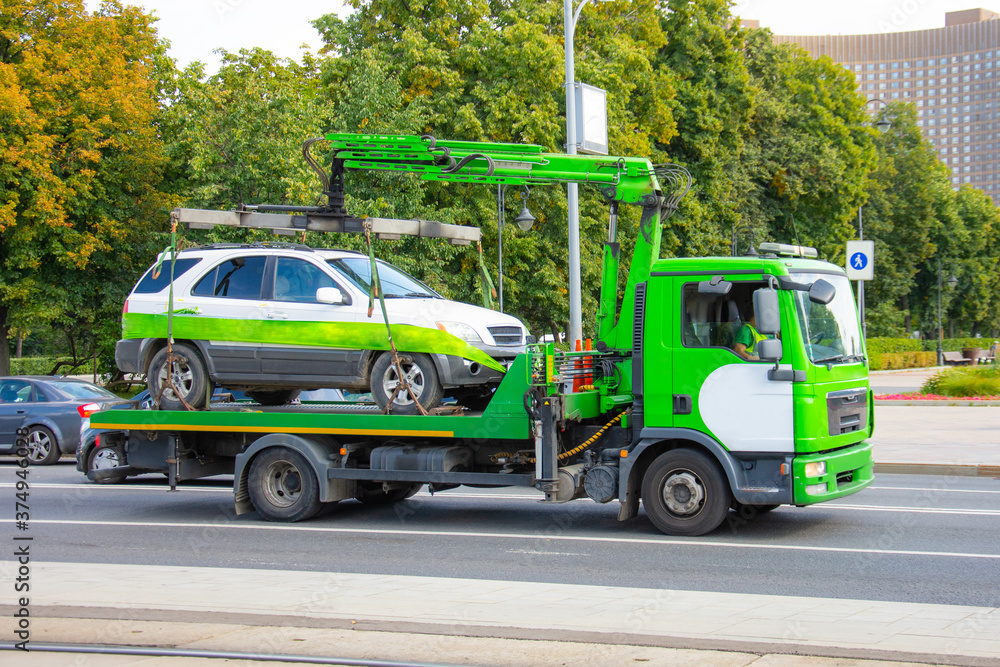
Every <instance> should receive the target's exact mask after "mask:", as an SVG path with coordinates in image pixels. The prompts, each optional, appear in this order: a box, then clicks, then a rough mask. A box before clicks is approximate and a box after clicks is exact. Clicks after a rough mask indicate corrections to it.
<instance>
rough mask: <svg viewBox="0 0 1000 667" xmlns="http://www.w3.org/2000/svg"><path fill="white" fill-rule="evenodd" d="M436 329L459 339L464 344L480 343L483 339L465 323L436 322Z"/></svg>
mask: <svg viewBox="0 0 1000 667" xmlns="http://www.w3.org/2000/svg"><path fill="white" fill-rule="evenodd" d="M437 327H438V329H440V330H441V331H446V332H448V333H450V334H451V335H452V336H456V337H458V338H461V339H462V340H464V341H465V342H466V343H482V342H483V339H482V338H481V337H480V336H479V334H477V333H476V330H475V329H473V328H472V327H471V326H469V325H468V324H466V323H465V322H438V323H437Z"/></svg>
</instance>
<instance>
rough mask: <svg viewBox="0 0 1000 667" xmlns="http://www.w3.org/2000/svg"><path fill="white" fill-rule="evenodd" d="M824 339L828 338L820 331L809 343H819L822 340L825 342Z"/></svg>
mask: <svg viewBox="0 0 1000 667" xmlns="http://www.w3.org/2000/svg"><path fill="white" fill-rule="evenodd" d="M824 338H826V334H825V333H823V332H822V331H820V332H819V333H818V334H816V335H815V336H813V337H812V338H810V339H809V342H810V343H818V342H820V341H821V340H823V339H824Z"/></svg>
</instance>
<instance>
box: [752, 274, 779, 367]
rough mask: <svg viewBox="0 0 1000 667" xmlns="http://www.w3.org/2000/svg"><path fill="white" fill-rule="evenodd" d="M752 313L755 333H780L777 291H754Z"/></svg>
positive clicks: (764, 289) (765, 289)
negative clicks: (755, 321)
mask: <svg viewBox="0 0 1000 667" xmlns="http://www.w3.org/2000/svg"><path fill="white" fill-rule="evenodd" d="M753 312H754V316H755V317H756V318H757V331H759V332H760V333H762V334H767V335H775V334H779V333H781V310H780V308H779V307H778V292H777V290H773V289H767V288H763V289H759V290H756V291H755V292H754V293H753ZM758 356H759V355H758ZM761 359H763V357H761Z"/></svg>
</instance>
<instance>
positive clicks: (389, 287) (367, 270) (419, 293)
mask: <svg viewBox="0 0 1000 667" xmlns="http://www.w3.org/2000/svg"><path fill="white" fill-rule="evenodd" d="M326 261H327V263H328V264H329V265H330V266H332V267H333V268H335V269H337V270H338V271H340V272H341V273H343V274H344V275H345V276H347V278H348V279H349V280H350V281H351V282H352V283H354V284H355V285H357V286H358V287H359V288H360V289H361V290H362V291H363V292H368V291H369V289H370V288H371V283H372V267H371V261H370V260H369V259H368V258H367V257H340V258H338V259H328V260H326ZM376 261H378V279H379V282H380V283H382V291H383V292H384V293H385V298H387V299H391V298H403V297H410V298H425V299H427V298H430V299H441V298H444V297H442V296H441V295H440V294H438V293H437V292H435V291H434V290H432V289H431V288H430V287H428V286H427V285H424V284H423V283H422V282H420V281H419V280H417V279H416V278H414V277H412V276H409V275H407V274H405V273H403V272H402V271H400V270H399V269H397V268H396V267H395V266H393V265H392V264H386V263H385V262H383V261H382V260H376Z"/></svg>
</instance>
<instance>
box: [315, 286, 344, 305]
mask: <svg viewBox="0 0 1000 667" xmlns="http://www.w3.org/2000/svg"><path fill="white" fill-rule="evenodd" d="M316 300H317V301H319V302H320V303H332V304H334V305H340V304H342V303H344V295H343V294H341V292H340V290H339V289H337V288H336V287H320V288H319V289H318V290H316Z"/></svg>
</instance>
